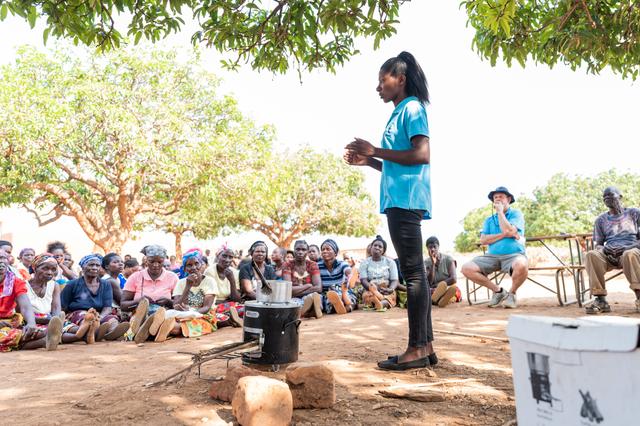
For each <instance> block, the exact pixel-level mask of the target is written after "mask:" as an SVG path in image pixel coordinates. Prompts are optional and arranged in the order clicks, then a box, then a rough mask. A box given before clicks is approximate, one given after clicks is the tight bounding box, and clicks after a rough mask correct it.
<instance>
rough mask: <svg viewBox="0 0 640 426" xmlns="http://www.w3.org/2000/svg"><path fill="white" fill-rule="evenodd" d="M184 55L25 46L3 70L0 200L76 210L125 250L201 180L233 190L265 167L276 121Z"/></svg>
mask: <svg viewBox="0 0 640 426" xmlns="http://www.w3.org/2000/svg"><path fill="white" fill-rule="evenodd" d="M176 55H177V54H176V52H175V51H162V50H149V49H146V50H143V49H131V50H118V51H114V52H111V53H109V54H108V55H106V56H96V55H90V54H88V55H84V56H82V55H78V51H77V50H75V51H74V52H69V51H64V50H59V51H56V52H55V53H54V54H44V53H38V52H37V51H35V50H34V49H32V48H21V49H20V51H19V52H18V57H17V59H16V61H15V62H14V63H12V64H8V65H5V66H3V67H2V68H0V152H1V153H2V156H1V157H0V191H1V193H0V204H3V205H9V204H16V203H17V204H21V205H23V206H24V207H26V208H27V209H29V210H30V211H32V212H33V213H34V214H35V215H36V218H37V219H38V221H39V223H40V224H41V225H44V224H47V223H51V222H53V221H55V220H57V219H58V218H60V217H62V216H63V215H67V216H72V217H74V218H75V219H76V221H77V222H78V224H79V225H80V227H81V228H82V229H83V231H84V232H85V233H86V235H87V236H88V237H89V238H90V239H91V241H93V242H94V244H95V245H96V247H97V248H99V249H101V250H104V251H106V250H114V251H117V250H119V249H120V247H121V246H122V244H123V243H124V242H125V241H126V240H127V239H128V238H129V236H130V234H131V232H132V231H133V230H134V229H138V228H140V227H142V226H143V225H144V224H145V223H148V221H149V217H162V216H171V215H174V214H175V213H176V212H177V211H179V209H180V207H181V206H182V205H183V204H184V203H186V202H187V201H188V200H189V197H190V196H191V194H192V193H193V192H194V191H195V190H196V189H197V188H200V187H207V188H209V191H216V190H222V188H224V181H225V180H227V179H229V176H231V175H233V174H234V173H236V170H239V169H241V168H242V169H245V168H246V169H251V168H252V167H259V165H260V162H259V161H255V160H254V158H260V157H261V153H264V152H268V150H269V149H270V140H271V137H272V132H271V130H270V129H268V128H258V127H256V126H254V124H253V123H252V122H250V121H249V120H247V119H245V118H244V117H243V116H242V115H241V114H240V112H239V111H238V108H237V105H236V102H235V100H234V99H232V98H231V97H224V98H222V97H220V96H217V95H216V88H217V85H218V80H217V79H216V78H215V77H214V76H213V75H212V74H210V73H208V72H206V71H205V70H203V69H202V68H200V67H199V66H198V65H197V63H196V62H197V57H196V56H195V55H192V56H190V57H188V58H186V59H185V60H178V59H177V58H176ZM45 208H47V209H51V211H50V212H49V213H48V214H42V213H43V212H44V209H45ZM219 218H220V217H219V216H212V217H211V218H210V221H211V224H210V226H212V227H215V226H218V227H222V226H223V223H222V222H221V221H220V220H218V219H219ZM220 219H223V218H220Z"/></svg>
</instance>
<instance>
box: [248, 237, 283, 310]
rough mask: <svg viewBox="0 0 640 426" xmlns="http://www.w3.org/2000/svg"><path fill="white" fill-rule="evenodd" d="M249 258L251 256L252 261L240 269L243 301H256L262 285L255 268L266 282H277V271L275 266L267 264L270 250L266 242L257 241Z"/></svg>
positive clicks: (251, 249)
mask: <svg viewBox="0 0 640 426" xmlns="http://www.w3.org/2000/svg"><path fill="white" fill-rule="evenodd" d="M249 256H251V261H250V262H246V263H245V264H244V265H242V266H241V267H240V274H239V275H240V289H241V293H242V299H243V300H256V288H257V286H259V285H262V284H261V283H260V278H259V277H258V275H257V274H256V273H255V271H254V268H258V270H259V271H260V272H261V273H262V276H263V277H264V278H265V279H266V280H275V279H276V271H275V269H273V266H271V265H268V264H267V263H266V260H267V257H268V256H269V249H268V248H267V244H266V243H265V242H264V241H256V242H255V243H253V244H251V247H249Z"/></svg>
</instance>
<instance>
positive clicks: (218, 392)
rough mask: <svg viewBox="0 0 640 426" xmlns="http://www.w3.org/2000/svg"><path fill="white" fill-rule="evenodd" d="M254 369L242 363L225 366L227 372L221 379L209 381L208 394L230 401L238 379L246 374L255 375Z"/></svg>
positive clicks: (214, 397)
mask: <svg viewBox="0 0 640 426" xmlns="http://www.w3.org/2000/svg"><path fill="white" fill-rule="evenodd" d="M255 375H256V372H255V370H253V369H251V368H249V367H246V366H244V365H238V366H235V367H229V368H227V374H226V375H225V376H224V379H223V380H220V381H218V382H213V383H211V387H210V388H209V396H210V397H211V398H213V399H219V400H220V401H225V402H231V400H232V399H233V394H234V393H235V392H236V386H237V385H238V380H240V379H241V378H242V377H246V376H255Z"/></svg>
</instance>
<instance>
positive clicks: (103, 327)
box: [96, 321, 111, 342]
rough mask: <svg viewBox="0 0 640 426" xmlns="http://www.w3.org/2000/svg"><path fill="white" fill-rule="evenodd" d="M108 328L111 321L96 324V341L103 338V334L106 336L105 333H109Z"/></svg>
mask: <svg viewBox="0 0 640 426" xmlns="http://www.w3.org/2000/svg"><path fill="white" fill-rule="evenodd" d="M110 329H111V323H110V322H109V321H107V322H105V323H103V324H100V325H99V326H98V334H96V342H100V341H102V340H104V336H106V335H107V333H109V330H110Z"/></svg>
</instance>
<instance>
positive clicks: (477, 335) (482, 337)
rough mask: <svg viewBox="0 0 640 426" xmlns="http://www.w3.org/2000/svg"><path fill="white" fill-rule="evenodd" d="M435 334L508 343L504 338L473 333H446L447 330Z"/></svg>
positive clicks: (437, 331)
mask: <svg viewBox="0 0 640 426" xmlns="http://www.w3.org/2000/svg"><path fill="white" fill-rule="evenodd" d="M433 331H434V332H436V333H442V334H452V335H454V336H462V337H475V338H476V339H488V340H496V341H498V342H504V343H509V339H507V338H506V337H493V336H485V335H483V334H473V333H462V332H459V331H447V330H433Z"/></svg>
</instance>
